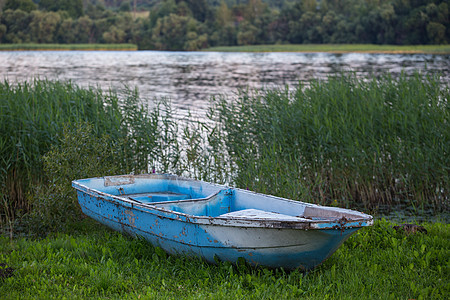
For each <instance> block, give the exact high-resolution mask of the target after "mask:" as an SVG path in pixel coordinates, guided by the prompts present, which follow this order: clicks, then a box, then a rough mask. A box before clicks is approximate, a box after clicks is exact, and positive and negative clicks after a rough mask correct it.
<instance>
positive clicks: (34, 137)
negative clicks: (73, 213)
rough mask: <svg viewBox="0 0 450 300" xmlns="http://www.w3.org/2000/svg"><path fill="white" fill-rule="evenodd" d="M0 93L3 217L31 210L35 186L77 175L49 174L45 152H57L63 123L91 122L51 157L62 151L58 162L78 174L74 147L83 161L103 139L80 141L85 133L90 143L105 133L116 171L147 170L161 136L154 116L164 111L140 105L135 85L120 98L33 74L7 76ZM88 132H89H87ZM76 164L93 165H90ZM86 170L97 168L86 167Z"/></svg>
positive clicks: (63, 136) (0, 215)
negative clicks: (13, 79)
mask: <svg viewBox="0 0 450 300" xmlns="http://www.w3.org/2000/svg"><path fill="white" fill-rule="evenodd" d="M0 95H1V97H2V99H1V105H0V116H1V118H0V158H1V159H0V199H1V200H2V201H1V204H0V220H1V221H2V223H3V222H5V221H6V220H13V219H14V217H15V216H16V215H23V214H25V213H27V212H29V211H30V209H31V206H32V205H31V202H32V201H30V198H33V196H32V195H31V194H32V193H33V189H34V188H36V187H39V186H42V187H46V186H48V185H49V184H50V183H55V181H58V180H59V181H62V180H64V182H65V184H66V185H67V184H68V185H69V186H70V181H71V180H73V178H51V175H54V174H57V173H55V172H53V173H52V174H50V176H49V174H48V172H46V168H45V165H44V163H45V161H44V155H45V154H46V153H48V152H49V151H50V150H53V152H55V151H56V150H57V149H58V147H59V146H60V145H61V144H62V143H63V142H64V141H65V139H66V140H67V138H68V137H67V134H65V132H64V128H69V129H70V128H73V129H74V130H75V129H76V128H78V127H80V126H81V125H82V124H85V123H86V124H88V127H87V128H88V129H87V130H84V131H83V130H81V131H80V130H79V131H76V132H78V135H79V136H76V137H73V134H72V137H73V139H72V142H71V143H69V144H70V145H69V146H70V147H69V146H67V147H66V148H63V149H62V150H61V151H66V153H62V154H60V155H59V157H55V158H53V160H51V159H50V160H49V159H47V161H48V162H47V164H49V165H51V163H52V162H54V160H56V159H58V158H60V157H62V159H60V161H59V164H60V165H61V166H66V168H67V169H68V170H73V172H72V174H79V173H80V172H78V173H76V172H75V169H76V168H75V167H76V165H68V164H67V161H68V154H70V153H74V154H73V155H74V159H73V160H72V162H81V161H83V156H86V157H89V155H90V157H93V159H96V158H95V155H92V153H94V154H95V151H97V152H98V153H100V154H101V151H100V150H101V149H100V148H101V146H102V145H99V146H98V147H97V148H98V149H91V148H92V147H91V148H87V147H85V145H82V144H79V143H77V141H80V140H81V141H82V140H83V139H84V140H85V141H86V143H92V144H94V143H97V144H99V142H98V141H99V140H100V139H102V138H103V140H104V143H106V144H107V145H108V149H110V152H109V155H110V156H112V158H113V159H114V161H115V165H116V166H117V168H116V169H115V172H119V171H120V172H132V171H134V172H147V171H148V165H149V157H150V154H151V150H152V149H153V144H154V143H155V141H156V140H158V138H156V137H155V136H156V135H158V134H159V132H158V131H157V130H156V129H157V128H159V127H158V124H157V122H158V121H157V120H156V119H155V118H158V116H159V115H160V114H161V112H160V111H159V108H156V109H155V110H153V111H149V110H148V108H146V107H144V106H142V105H141V104H140V99H138V96H137V92H136V91H132V90H129V89H128V90H126V91H124V93H123V96H122V98H121V100H119V96H118V94H117V93H116V92H113V91H106V92H104V91H102V90H101V89H97V88H87V89H84V88H80V87H78V86H77V85H75V84H72V83H71V82H58V81H56V82H52V81H47V80H35V81H33V82H31V83H28V82H25V83H17V84H15V85H12V84H10V83H8V82H7V81H5V82H3V83H1V84H0ZM84 127H86V126H84ZM86 135H87V136H88V138H85V137H84V136H86ZM152 143H153V144H152ZM66 144H67V143H66ZM52 147H53V148H52ZM99 149H100V150H99ZM94 150H95V151H94ZM71 151H72V152H71ZM83 151H84V152H83ZM93 151H94V152H93ZM99 151H100V152H99ZM104 152H105V151H104ZM77 156H78V157H77ZM64 157H66V158H67V159H66V161H64ZM77 158H78V159H77ZM78 167H79V168H85V169H89V168H88V166H79V165H78ZM50 169H51V168H50ZM53 169H54V168H53ZM102 170H104V169H102ZM60 173H61V172H60ZM66 174H67V172H66ZM85 175H93V174H87V173H86V172H85ZM99 175H102V174H97V176H99ZM44 189H45V188H44Z"/></svg>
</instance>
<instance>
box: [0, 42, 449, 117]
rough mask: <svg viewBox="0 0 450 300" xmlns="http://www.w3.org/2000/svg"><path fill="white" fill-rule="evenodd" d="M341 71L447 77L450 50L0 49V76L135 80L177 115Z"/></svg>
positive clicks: (120, 83)
mask: <svg viewBox="0 0 450 300" xmlns="http://www.w3.org/2000/svg"><path fill="white" fill-rule="evenodd" d="M342 71H344V72H345V71H352V72H355V73H356V74H357V75H358V76H364V77H370V76H377V75H380V74H384V73H386V72H388V73H390V74H392V75H394V76H397V75H399V74H400V73H401V72H406V73H407V74H412V73H414V72H415V71H420V72H423V73H436V72H440V73H442V74H443V77H442V79H443V81H445V82H447V83H448V82H450V55H425V54H407V55H400V54H361V53H349V54H331V53H221V52H161V51H14V52H8V51H6V52H0V76H1V78H2V79H8V80H10V81H24V80H30V79H32V78H34V77H40V78H41V79H44V78H47V79H59V80H72V81H73V82H74V83H76V84H79V85H80V86H83V87H86V86H99V87H101V88H103V89H109V88H112V89H121V88H123V87H124V86H129V87H131V88H135V87H136V88H138V90H139V92H140V95H141V97H142V98H143V99H144V101H147V100H153V99H154V98H157V99H160V98H161V97H167V98H169V99H170V100H171V102H172V105H173V107H174V108H175V109H176V111H177V113H179V114H180V117H182V116H183V115H186V113H187V112H188V111H191V112H192V113H193V114H196V115H198V116H203V115H204V113H205V112H206V110H207V108H208V107H209V105H210V103H211V97H212V96H217V95H225V96H227V97H228V98H230V99H232V98H233V97H235V95H236V92H237V90H238V89H239V88H247V87H249V88H272V87H282V88H283V87H284V86H286V85H289V86H291V87H293V86H295V85H297V84H298V82H299V81H308V80H311V79H326V78H327V76H329V75H333V74H337V73H339V72H342Z"/></svg>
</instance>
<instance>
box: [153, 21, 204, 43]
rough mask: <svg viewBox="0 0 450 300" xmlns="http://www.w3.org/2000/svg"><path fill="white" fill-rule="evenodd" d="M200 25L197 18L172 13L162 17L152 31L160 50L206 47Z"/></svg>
mask: <svg viewBox="0 0 450 300" xmlns="http://www.w3.org/2000/svg"><path fill="white" fill-rule="evenodd" d="M199 25H200V24H199V22H198V21H197V20H195V19H194V18H192V17H188V16H179V15H176V14H170V15H168V16H165V17H163V18H160V19H158V21H157V24H156V26H155V27H154V28H153V32H152V38H153V41H154V46H155V47H156V49H159V50H188V49H189V50H194V49H193V48H197V47H202V48H204V47H206V46H207V44H206V43H205V35H204V34H201V32H202V30H200V26H199ZM192 33H195V35H194V34H192ZM194 46H195V47H194Z"/></svg>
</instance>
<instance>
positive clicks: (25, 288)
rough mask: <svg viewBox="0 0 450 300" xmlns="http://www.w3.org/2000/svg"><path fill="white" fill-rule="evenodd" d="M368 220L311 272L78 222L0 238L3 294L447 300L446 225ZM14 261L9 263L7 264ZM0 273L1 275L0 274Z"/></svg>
mask: <svg viewBox="0 0 450 300" xmlns="http://www.w3.org/2000/svg"><path fill="white" fill-rule="evenodd" d="M392 226H393V224H391V223H388V222H386V221H383V220H379V221H376V223H375V226H374V227H372V228H365V229H363V230H360V231H359V232H358V233H357V234H355V235H353V236H352V237H351V238H350V239H349V240H348V241H346V242H345V243H344V244H343V246H342V247H341V248H339V249H338V250H337V252H336V253H335V254H333V255H332V256H331V258H329V259H328V260H327V261H325V263H324V264H323V265H321V266H320V267H318V268H317V269H315V270H313V271H311V272H309V273H307V274H302V273H301V272H299V271H295V272H290V273H286V272H283V271H282V270H269V269H266V268H250V267H248V266H246V265H239V266H232V265H230V264H228V263H220V264H219V265H210V264H208V263H205V262H203V261H201V260H199V259H188V258H185V257H177V256H168V255H166V254H165V253H164V252H163V251H162V250H161V249H159V248H154V247H153V246H151V245H150V244H148V243H147V242H145V241H143V240H139V239H130V238H127V237H125V236H123V235H121V234H119V233H116V232H111V231H110V230H108V229H105V228H104V227H103V226H101V225H98V224H96V223H94V222H93V221H91V220H89V219H85V220H84V221H83V222H82V223H79V224H78V225H76V227H72V228H71V230H70V233H56V234H52V235H50V236H49V237H47V238H45V239H27V238H20V239H16V240H13V241H10V240H9V239H7V238H4V237H0V264H1V267H0V277H5V276H6V275H7V274H10V275H12V276H11V277H8V278H3V279H2V278H0V294H1V295H2V298H5V299H18V298H20V299H30V298H34V299H35V298H40V299H44V298H46V299H53V298H64V297H68V298H72V299H73V298H96V299H99V298H103V299H106V298H108V299H111V298H112V299H130V298H132V299H136V298H144V299H146V298H151V299H153V298H158V299H169V298H170V299H175V298H176V299H205V298H208V299H210V298H212V299H298V298H306V299H330V298H331V299H372V298H375V299H448V298H449V296H450V290H449V285H448V278H449V276H450V274H449V268H448V257H449V256H450V250H449V249H450V226H449V225H448V224H439V223H435V224H424V226H425V228H426V230H427V231H428V233H417V234H410V235H408V234H405V233H403V232H397V231H395V230H394V229H393V228H392ZM8 268H12V269H13V271H12V269H8ZM2 275H3V276H2Z"/></svg>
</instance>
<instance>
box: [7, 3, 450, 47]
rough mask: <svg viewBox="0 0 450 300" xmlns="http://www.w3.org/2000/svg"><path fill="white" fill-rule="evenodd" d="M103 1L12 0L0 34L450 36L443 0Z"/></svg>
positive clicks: (445, 39)
mask: <svg viewBox="0 0 450 300" xmlns="http://www.w3.org/2000/svg"><path fill="white" fill-rule="evenodd" d="M27 3H28V4H30V3H31V4H32V6H29V5H28V6H27ZM104 4H106V6H107V7H109V9H108V8H106V7H105V6H103V5H102V4H100V2H98V3H97V4H95V5H94V4H93V3H89V4H88V5H87V6H86V7H84V10H83V5H82V1H81V0H77V1H67V0H58V1H47V0H41V1H40V2H39V5H38V7H36V5H34V3H33V2H31V0H29V1H28V0H20V1H13V0H8V1H7V2H6V4H5V6H4V8H3V11H1V12H0V42H1V43H132V44H137V45H138V47H139V49H159V50H198V49H202V48H207V47H209V46H235V45H260V44H286V43H292V44H311V43H314V44H342V43H346V44H355V43H360V44H396V45H417V44H448V43H449V42H450V31H449V30H448V28H449V27H450V19H449V17H448V16H449V7H448V3H447V1H445V0H423V1H410V0H381V1H371V0H364V1H360V0H344V1H333V0H322V1H316V0H305V1H283V2H279V1H278V2H277V1H267V2H263V1H262V0H248V1H246V2H245V3H240V2H238V3H236V2H233V1H221V2H220V3H219V2H214V1H210V3H209V2H208V1H206V0H188V1H178V0H177V1H176V0H163V1H160V2H158V3H153V2H152V3H141V1H137V2H136V4H137V5H138V6H139V7H141V8H142V7H144V4H148V5H147V6H146V7H147V8H148V9H149V16H148V17H144V18H142V17H138V16H137V15H136V12H135V11H134V7H133V11H132V12H131V11H130V10H131V2H123V1H107V2H104ZM133 4H134V3H133ZM33 5H34V6H33ZM114 7H115V8H116V10H114V9H113V8H114ZM119 7H120V8H119ZM37 8H38V9H39V11H38V10H36V9H37Z"/></svg>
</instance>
